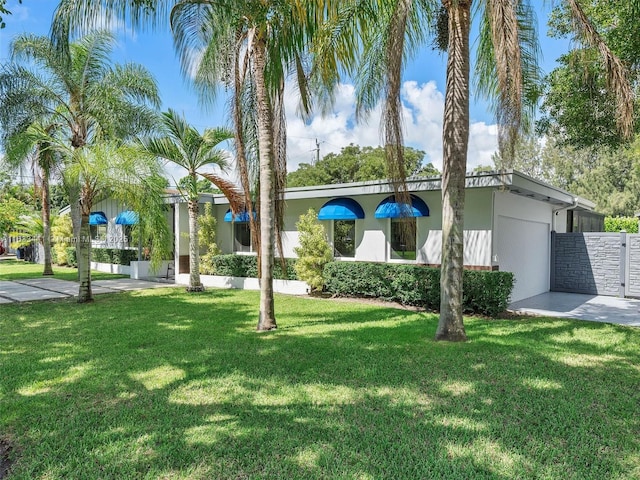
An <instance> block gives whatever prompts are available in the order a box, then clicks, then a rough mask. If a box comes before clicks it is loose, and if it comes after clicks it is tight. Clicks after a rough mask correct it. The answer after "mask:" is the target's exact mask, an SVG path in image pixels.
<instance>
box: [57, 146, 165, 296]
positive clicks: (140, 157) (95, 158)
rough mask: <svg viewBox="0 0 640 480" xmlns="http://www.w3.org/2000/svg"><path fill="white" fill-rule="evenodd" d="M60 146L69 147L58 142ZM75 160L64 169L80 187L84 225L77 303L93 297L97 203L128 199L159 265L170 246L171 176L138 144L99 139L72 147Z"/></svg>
mask: <svg viewBox="0 0 640 480" xmlns="http://www.w3.org/2000/svg"><path fill="white" fill-rule="evenodd" d="M58 148H60V149H65V148H66V149H68V147H67V146H63V145H59V146H58ZM68 154H69V155H71V156H72V162H71V163H70V164H69V166H68V167H67V168H66V169H65V172H64V175H65V177H66V180H67V181H68V182H70V183H71V184H73V185H79V188H80V202H79V204H80V214H81V219H82V221H81V224H80V225H81V228H80V238H81V239H83V241H82V242H80V244H81V245H82V244H84V245H85V247H86V248H77V249H76V251H77V255H76V257H77V260H78V272H79V276H80V291H79V295H78V302H80V303H83V302H89V301H92V300H93V295H92V291H91V268H90V265H91V240H90V235H91V234H90V231H89V214H90V213H91V209H92V208H93V205H94V204H95V203H96V202H97V201H99V200H101V199H103V198H106V197H110V198H113V199H115V200H119V201H120V202H122V203H126V204H127V206H128V207H129V208H131V209H132V210H134V211H136V212H137V213H138V216H139V218H140V223H139V228H140V230H141V231H140V232H139V235H140V236H141V238H145V239H146V240H147V241H149V242H150V243H151V248H150V251H151V263H152V264H153V265H154V266H158V265H159V263H160V261H161V260H162V258H164V257H165V255H166V254H167V252H168V251H169V245H170V235H169V230H168V225H167V220H166V215H165V211H166V205H165V204H164V201H163V198H164V192H165V185H166V180H165V179H164V177H163V176H162V173H163V171H162V166H161V165H160V163H159V162H158V160H157V159H156V158H155V157H154V156H152V155H148V154H145V153H144V152H143V151H141V149H140V148H139V147H138V146H135V145H134V146H131V145H123V144H119V143H115V142H109V143H105V142H103V143H96V144H93V145H90V146H89V145H88V146H86V147H84V148H80V149H75V150H73V151H70V152H68Z"/></svg>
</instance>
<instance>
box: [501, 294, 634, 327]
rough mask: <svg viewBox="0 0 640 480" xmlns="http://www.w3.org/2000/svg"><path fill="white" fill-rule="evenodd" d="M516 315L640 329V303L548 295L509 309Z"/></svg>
mask: <svg viewBox="0 0 640 480" xmlns="http://www.w3.org/2000/svg"><path fill="white" fill-rule="evenodd" d="M509 310H512V311H514V312H516V313H524V314H534V315H542V316H546V317H563V318H575V319H578V320H591V321H595V322H606V323H617V324H619V325H626V326H631V327H640V300H632V299H629V298H619V297H605V296H601V295H582V294H579V293H560V292H548V293H543V294H542V295H537V296H535V297H531V298H526V299H524V300H520V301H518V302H514V303H512V304H511V305H509Z"/></svg>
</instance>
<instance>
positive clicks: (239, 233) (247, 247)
mask: <svg viewBox="0 0 640 480" xmlns="http://www.w3.org/2000/svg"><path fill="white" fill-rule="evenodd" d="M233 251H234V252H252V251H253V248H252V246H251V228H250V226H249V223H244V222H243V223H235V222H234V224H233Z"/></svg>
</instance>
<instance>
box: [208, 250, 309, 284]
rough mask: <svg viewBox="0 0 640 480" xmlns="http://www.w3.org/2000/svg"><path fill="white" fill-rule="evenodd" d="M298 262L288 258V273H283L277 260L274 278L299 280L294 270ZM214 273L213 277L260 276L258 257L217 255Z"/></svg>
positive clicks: (214, 260)
mask: <svg viewBox="0 0 640 480" xmlns="http://www.w3.org/2000/svg"><path fill="white" fill-rule="evenodd" d="M295 262H296V260H295V259H293V258H287V259H286V263H287V271H286V272H283V271H282V268H281V265H280V260H279V259H276V261H275V264H274V266H273V278H276V279H280V280H298V277H297V276H296V272H295V270H294V265H295ZM211 263H212V267H213V271H212V273H211V275H222V276H228V277H253V278H256V277H257V276H258V257H256V256H255V255H234V254H231V255H216V256H214V257H213V259H212V262H211Z"/></svg>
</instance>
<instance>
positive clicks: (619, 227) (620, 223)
mask: <svg viewBox="0 0 640 480" xmlns="http://www.w3.org/2000/svg"><path fill="white" fill-rule="evenodd" d="M623 230H624V231H625V232H627V233H638V218H637V217H605V219H604V231H605V232H614V233H615V232H621V231H623Z"/></svg>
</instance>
